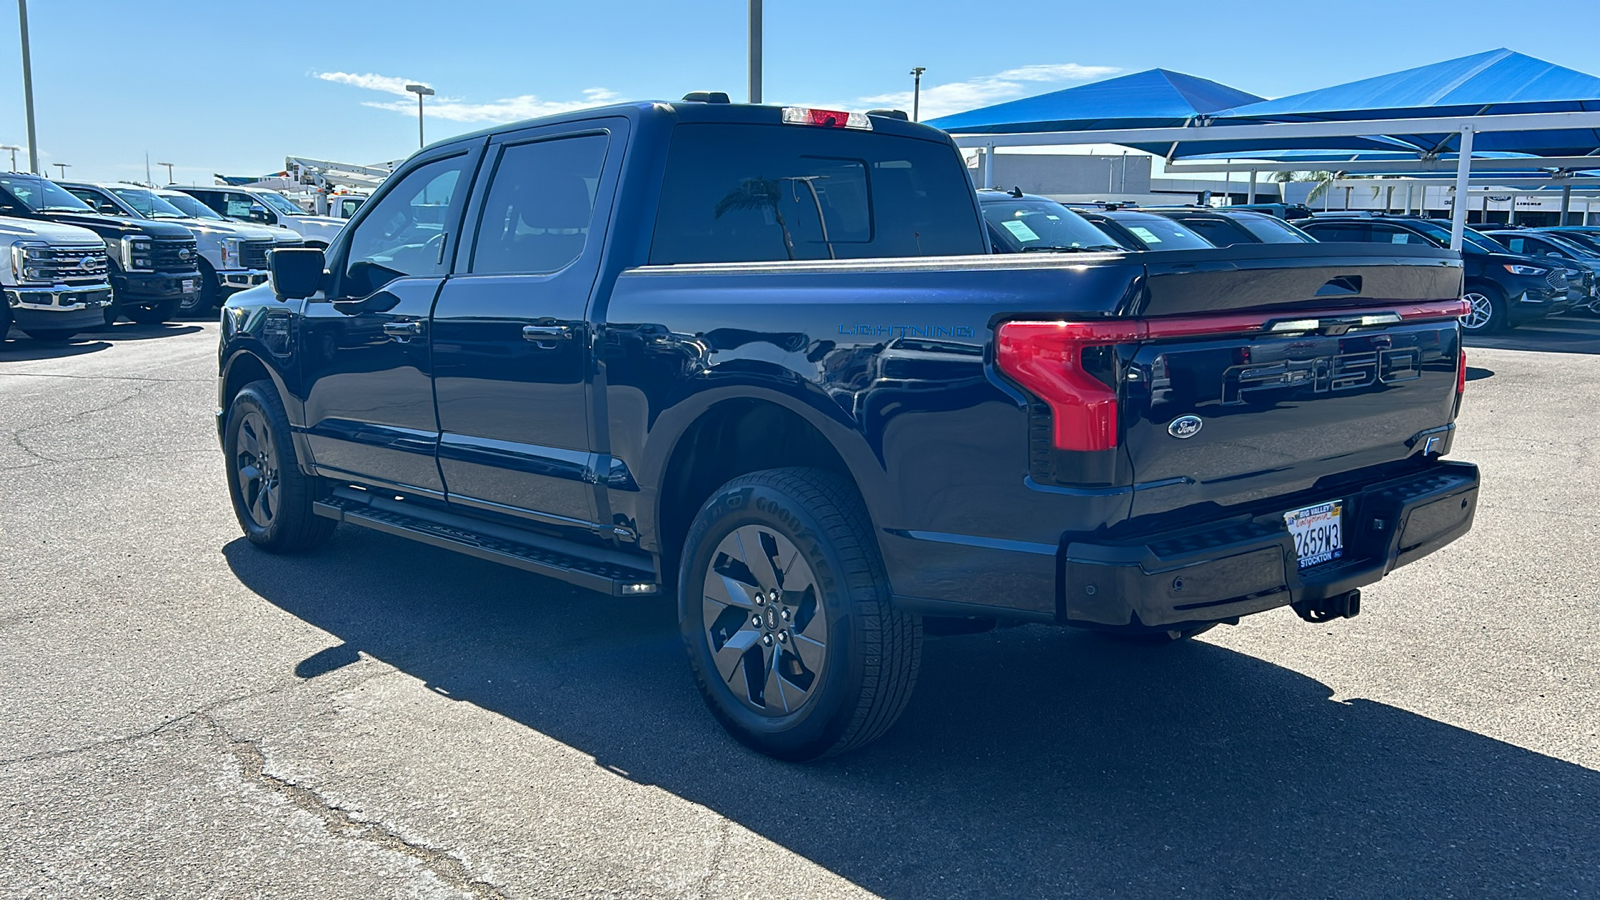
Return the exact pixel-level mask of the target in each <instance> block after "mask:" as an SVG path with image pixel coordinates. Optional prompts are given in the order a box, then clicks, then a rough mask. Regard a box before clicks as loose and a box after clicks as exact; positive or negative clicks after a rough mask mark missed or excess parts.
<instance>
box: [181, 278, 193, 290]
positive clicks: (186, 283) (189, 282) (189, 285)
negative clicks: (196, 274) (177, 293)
mask: <svg viewBox="0 0 1600 900" xmlns="http://www.w3.org/2000/svg"><path fill="white" fill-rule="evenodd" d="M183 292H184V293H185V294H192V293H194V279H193V278H185V279H184V280H183Z"/></svg>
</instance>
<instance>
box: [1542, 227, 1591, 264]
mask: <svg viewBox="0 0 1600 900" xmlns="http://www.w3.org/2000/svg"><path fill="white" fill-rule="evenodd" d="M1539 237H1541V238H1544V239H1545V240H1547V241H1549V242H1550V243H1551V244H1554V245H1555V246H1557V247H1560V248H1561V249H1563V250H1565V251H1567V252H1568V253H1571V254H1572V255H1573V256H1576V257H1578V258H1580V259H1594V258H1595V252H1594V250H1593V249H1591V248H1590V247H1588V246H1586V245H1584V244H1580V243H1578V242H1577V241H1575V240H1572V238H1571V236H1570V235H1565V234H1551V233H1549V232H1541V233H1540V234H1539Z"/></svg>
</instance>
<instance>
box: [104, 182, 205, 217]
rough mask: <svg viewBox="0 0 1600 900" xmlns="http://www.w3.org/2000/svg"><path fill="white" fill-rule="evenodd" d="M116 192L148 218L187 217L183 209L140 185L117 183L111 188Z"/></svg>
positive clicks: (120, 197) (123, 200)
mask: <svg viewBox="0 0 1600 900" xmlns="http://www.w3.org/2000/svg"><path fill="white" fill-rule="evenodd" d="M109 190H110V191H111V193H113V194H116V195H117V197H118V198H119V199H120V200H122V202H123V203H126V204H128V205H129V206H131V207H133V209H134V211H135V212H137V213H138V214H139V215H141V216H144V217H145V218H146V219H186V218H188V216H186V215H185V214H184V212H183V210H181V209H179V208H177V207H176V206H173V205H172V204H171V203H168V202H167V201H166V199H165V198H163V197H158V196H156V194H155V192H154V191H150V190H146V189H145V188H140V187H124V186H122V185H117V186H115V187H112V188H110V189H109Z"/></svg>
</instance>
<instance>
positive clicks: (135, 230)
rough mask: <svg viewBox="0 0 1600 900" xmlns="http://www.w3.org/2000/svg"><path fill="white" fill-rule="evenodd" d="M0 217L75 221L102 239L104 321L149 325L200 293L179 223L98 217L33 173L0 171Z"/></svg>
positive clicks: (188, 240) (195, 262)
mask: <svg viewBox="0 0 1600 900" xmlns="http://www.w3.org/2000/svg"><path fill="white" fill-rule="evenodd" d="M0 215H3V216H16V217H17V218H20V219H37V220H41V221H45V222H58V223H60V224H62V225H77V226H78V227H80V228H87V229H89V230H90V231H92V232H94V233H95V234H97V235H99V236H100V239H101V240H103V241H105V243H106V251H107V253H108V255H109V257H110V259H109V263H110V267H111V305H110V306H109V307H106V311H105V321H106V324H107V325H109V324H111V323H112V322H115V321H116V319H117V316H118V315H126V316H127V317H128V318H130V319H132V320H134V321H135V322H140V323H144V324H155V323H159V322H165V321H167V320H168V319H171V318H172V317H173V316H175V315H177V312H178V307H179V306H180V305H182V304H183V301H184V298H185V297H190V296H191V295H196V296H197V295H198V294H199V292H200V268H199V265H200V256H199V254H198V253H197V252H195V241H194V235H192V234H190V233H189V229H187V228H184V227H183V226H182V225H169V224H167V223H165V222H147V221H142V220H139V219H130V218H125V217H123V216H103V215H100V214H99V213H96V212H95V211H94V210H92V209H90V208H89V206H88V205H87V204H85V203H84V202H83V201H82V200H79V199H78V198H77V197H74V196H72V194H71V193H69V192H68V191H67V190H66V189H65V188H63V187H61V186H60V185H58V184H56V183H55V182H53V181H51V180H49V179H47V178H41V177H39V176H38V175H28V174H23V173H18V172H7V173H4V174H0Z"/></svg>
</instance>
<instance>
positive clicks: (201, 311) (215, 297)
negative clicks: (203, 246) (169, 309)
mask: <svg viewBox="0 0 1600 900" xmlns="http://www.w3.org/2000/svg"><path fill="white" fill-rule="evenodd" d="M221 305H222V278H221V276H219V275H217V270H216V269H213V268H211V264H210V263H208V262H206V261H205V260H204V259H202V260H200V291H199V293H195V294H185V295H184V296H183V299H181V300H179V301H178V309H177V312H178V313H179V314H181V315H185V316H204V315H206V314H208V313H210V312H211V311H212V310H214V309H216V308H217V307H218V306H221Z"/></svg>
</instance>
